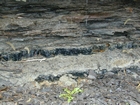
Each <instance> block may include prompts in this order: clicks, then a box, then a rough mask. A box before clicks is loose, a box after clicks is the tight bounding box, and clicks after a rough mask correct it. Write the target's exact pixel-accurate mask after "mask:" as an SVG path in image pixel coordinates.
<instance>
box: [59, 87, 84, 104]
mask: <svg viewBox="0 0 140 105" xmlns="http://www.w3.org/2000/svg"><path fill="white" fill-rule="evenodd" d="M64 91H65V92H66V94H60V95H59V97H63V98H66V99H67V101H68V103H70V102H71V101H72V100H73V99H74V96H73V95H74V94H77V93H80V92H83V90H81V89H80V88H74V89H73V90H72V91H71V90H68V89H67V88H65V89H64Z"/></svg>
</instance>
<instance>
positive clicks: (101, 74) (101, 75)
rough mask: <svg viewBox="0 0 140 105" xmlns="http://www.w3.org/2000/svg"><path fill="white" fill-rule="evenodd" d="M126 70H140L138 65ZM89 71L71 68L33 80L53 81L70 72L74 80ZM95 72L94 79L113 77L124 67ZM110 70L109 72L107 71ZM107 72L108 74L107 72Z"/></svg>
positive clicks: (134, 71) (87, 73)
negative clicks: (71, 69) (65, 71)
mask: <svg viewBox="0 0 140 105" xmlns="http://www.w3.org/2000/svg"><path fill="white" fill-rule="evenodd" d="M125 70H126V72H127V73H128V74H131V73H137V72H139V71H140V68H139V67H138V66H131V67H128V68H125ZM89 71H90V70H86V71H83V72H82V71H76V70H73V71H69V72H67V73H62V74H59V75H57V76H54V75H52V74H48V75H39V76H38V77H37V78H36V79H35V81H37V82H39V83H40V82H43V81H45V80H47V81H51V82H54V81H58V80H59V78H60V77H62V76H63V75H69V74H71V75H72V76H74V78H72V77H70V78H72V79H74V80H77V79H78V78H87V77H88V75H89ZM93 71H94V72H95V75H94V76H95V77H96V79H104V78H106V76H110V77H114V76H115V75H117V74H118V73H119V72H122V73H124V69H122V68H113V70H111V71H107V70H106V69H102V70H100V71H99V72H97V70H93ZM109 72H111V74H110V73H109ZM108 73H109V74H108Z"/></svg>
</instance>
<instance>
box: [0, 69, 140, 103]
mask: <svg viewBox="0 0 140 105" xmlns="http://www.w3.org/2000/svg"><path fill="white" fill-rule="evenodd" d="M76 74H78V73H71V74H64V75H62V76H61V77H60V78H59V79H58V80H57V81H53V82H51V81H50V80H51V79H50V80H43V81H40V82H35V81H34V82H30V83H25V84H24V85H23V86H14V85H13V86H9V87H6V86H3V88H2V87H1V88H0V104H1V105H139V104H140V68H138V67H131V68H126V69H120V68H116V69H114V70H113V71H110V72H107V71H105V70H101V71H100V72H98V73H97V72H96V71H94V70H88V71H87V72H83V73H79V75H76ZM82 74H83V75H82ZM80 75H81V76H80ZM61 78H63V80H64V81H65V82H64V81H63V80H61ZM67 78H69V79H67ZM72 80H73V81H72ZM68 82H71V85H69V86H68V84H67V83H68ZM75 83H76V84H75ZM66 84H67V85H66ZM76 87H79V88H80V89H82V90H83V92H81V93H79V94H75V95H73V96H74V99H73V100H72V101H71V102H70V103H68V102H67V100H66V99H63V98H62V97H59V95H60V94H63V93H65V92H64V89H65V88H68V89H69V90H73V89H74V88H76Z"/></svg>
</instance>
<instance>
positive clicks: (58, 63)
mask: <svg viewBox="0 0 140 105" xmlns="http://www.w3.org/2000/svg"><path fill="white" fill-rule="evenodd" d="M0 3H1V4H0V14H1V15H0V60H1V62H2V63H1V64H0V67H1V68H0V69H1V71H0V72H3V71H4V70H7V69H8V70H9V67H10V70H11V71H12V72H8V74H3V76H6V75H8V76H9V78H12V79H13V80H15V77H14V76H13V77H11V75H16V74H11V73H15V72H18V73H21V71H22V72H24V74H25V75H24V76H23V74H21V75H22V76H23V77H21V78H22V79H25V78H26V80H25V81H22V80H21V81H19V82H18V83H22V82H26V81H30V80H34V79H35V78H36V77H37V76H39V75H40V74H45V75H48V74H51V73H54V71H55V73H54V74H55V75H57V74H61V73H64V72H69V71H75V70H77V71H85V70H88V69H93V70H102V69H107V70H112V69H113V68H117V67H121V68H125V67H128V66H129V67H130V66H138V67H139V61H140V52H139V46H140V41H139V39H140V35H139V34H140V20H139V15H140V14H139V13H140V8H139V6H135V5H133V4H131V3H128V4H125V5H124V3H125V2H121V1H117V2H115V1H109V0H95V1H93V0H85V1H83V0H76V1H75V0H53V1H50V0H29V1H25V0H24V1H23V0H20V1H10V0H4V1H1V2H0ZM14 61H17V62H16V63H15V62H14ZM3 62H4V63H7V64H8V67H6V66H5V64H4V63H3ZM7 64H6V65H7ZM13 70H16V71H13ZM30 70H31V71H30ZM32 73H33V74H32ZM29 77H31V78H30V79H29ZM12 79H11V81H12Z"/></svg>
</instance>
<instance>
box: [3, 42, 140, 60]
mask: <svg viewBox="0 0 140 105" xmlns="http://www.w3.org/2000/svg"><path fill="white" fill-rule="evenodd" d="M138 47H140V46H138V45H136V44H135V43H134V42H130V43H125V44H119V43H118V44H115V45H110V44H109V46H107V45H97V46H96V45H94V46H91V47H88V48H86V47H85V48H69V49H67V48H56V49H53V50H45V49H39V48H38V49H31V50H30V52H29V53H28V51H27V50H21V51H19V52H13V53H1V54H0V60H2V61H9V60H12V61H20V60H22V58H29V57H33V56H36V55H42V56H43V57H46V58H50V57H54V56H57V55H63V56H77V55H79V54H82V55H91V54H95V53H99V52H104V51H105V50H106V49H108V50H111V51H112V50H114V49H123V48H128V49H131V48H138Z"/></svg>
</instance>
